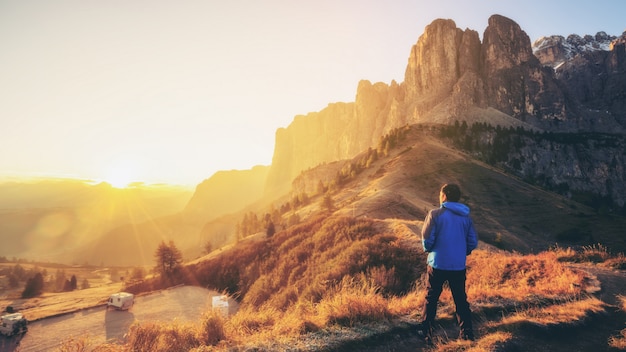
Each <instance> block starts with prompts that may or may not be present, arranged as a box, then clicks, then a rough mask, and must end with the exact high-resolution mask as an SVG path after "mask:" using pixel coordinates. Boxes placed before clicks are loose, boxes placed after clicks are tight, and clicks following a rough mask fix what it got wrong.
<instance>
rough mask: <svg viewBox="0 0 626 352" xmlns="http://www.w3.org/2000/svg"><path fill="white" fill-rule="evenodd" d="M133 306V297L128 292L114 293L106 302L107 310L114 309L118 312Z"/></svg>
mask: <svg viewBox="0 0 626 352" xmlns="http://www.w3.org/2000/svg"><path fill="white" fill-rule="evenodd" d="M133 304H135V295H133V294H132V293H128V292H118V293H114V294H112V295H111V296H110V297H109V300H108V301H107V309H109V307H114V308H115V309H118V310H129V309H130V308H132V306H133Z"/></svg>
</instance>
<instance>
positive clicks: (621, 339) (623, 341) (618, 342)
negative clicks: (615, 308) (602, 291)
mask: <svg viewBox="0 0 626 352" xmlns="http://www.w3.org/2000/svg"><path fill="white" fill-rule="evenodd" d="M618 298H619V300H620V303H621V305H620V308H621V309H622V311H624V312H626V296H622V295H620V296H619V297H618ZM609 346H611V347H614V348H617V349H620V350H626V329H623V330H622V331H620V335H619V336H614V337H611V338H610V339H609Z"/></svg>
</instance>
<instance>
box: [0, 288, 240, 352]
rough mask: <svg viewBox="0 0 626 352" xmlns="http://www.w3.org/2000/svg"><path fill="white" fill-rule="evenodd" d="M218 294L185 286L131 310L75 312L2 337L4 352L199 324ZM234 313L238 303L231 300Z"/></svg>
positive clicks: (51, 347)
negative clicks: (155, 324) (145, 326)
mask: <svg viewBox="0 0 626 352" xmlns="http://www.w3.org/2000/svg"><path fill="white" fill-rule="evenodd" d="M216 295H219V293H218V292H215V291H210V290H207V289H204V288H201V287H196V286H182V287H177V288H172V289H167V290H162V291H159V292H156V293H153V294H150V295H146V296H139V297H137V298H136V300H135V305H134V306H133V308H132V309H131V310H130V311H117V310H113V309H108V310H107V309H106V308H105V307H103V306H99V307H95V308H89V309H85V310H80V311H76V312H74V313H69V314H65V315H61V316H57V317H52V318H46V319H41V320H39V321H35V322H33V323H31V324H29V330H28V332H27V333H26V334H25V335H23V336H20V337H13V338H6V337H0V351H2V352H12V351H20V352H31V351H33V352H34V351H52V350H54V349H55V348H56V347H58V346H59V344H60V343H61V342H62V341H64V340H66V339H69V338H72V337H84V336H88V337H89V340H90V341H91V342H92V344H93V345H98V344H102V343H105V342H109V343H112V342H113V343H114V342H116V341H119V340H122V339H123V337H124V334H126V332H127V331H128V328H129V327H130V325H131V324H132V323H134V322H142V321H163V322H171V321H173V320H179V321H198V320H199V319H200V317H201V315H202V313H203V312H205V311H206V310H208V309H210V308H211V306H212V297H213V296H216ZM229 304H230V312H231V314H232V313H234V312H235V311H236V308H237V303H236V302H235V301H232V300H231V301H229Z"/></svg>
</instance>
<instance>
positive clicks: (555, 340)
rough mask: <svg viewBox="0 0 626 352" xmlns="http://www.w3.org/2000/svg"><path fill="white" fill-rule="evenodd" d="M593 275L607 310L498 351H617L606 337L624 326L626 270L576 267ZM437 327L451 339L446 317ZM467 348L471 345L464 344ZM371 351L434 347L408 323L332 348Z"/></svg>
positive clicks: (520, 336) (453, 330) (524, 336)
mask: <svg viewBox="0 0 626 352" xmlns="http://www.w3.org/2000/svg"><path fill="white" fill-rule="evenodd" d="M576 267H578V268H580V269H583V270H586V271H588V272H589V273H591V274H593V275H595V276H596V277H597V278H598V280H599V281H600V283H601V290H600V291H599V292H597V293H595V296H596V297H597V298H599V299H601V300H602V301H604V302H605V303H607V304H608V305H609V306H608V307H607V309H606V312H605V313H604V314H601V315H597V316H593V317H591V318H589V319H588V321H585V322H584V323H582V324H580V325H577V326H564V327H561V328H557V329H546V330H540V329H534V330H528V331H526V330H521V331H516V332H515V335H516V338H515V339H514V340H513V341H510V342H508V343H506V346H503V347H502V348H501V349H499V350H501V351H527V352H540V351H541V352H543V351H551V352H577V351H594V352H605V351H606V352H609V351H611V352H613V351H617V350H616V349H614V348H611V347H609V345H608V340H609V338H611V337H615V336H618V335H619V332H620V330H622V329H624V328H625V327H626V312H624V311H623V310H620V309H619V307H618V304H619V302H618V301H619V299H618V295H626V272H623V271H614V270H610V269H606V268H601V267H597V266H588V265H585V266H578V265H577V266H576ZM438 323H440V324H441V325H440V326H439V329H441V330H440V331H442V330H445V331H446V333H445V334H446V336H448V337H450V339H451V340H454V336H456V335H455V334H457V333H458V328H457V327H456V325H455V324H454V322H453V321H451V320H449V319H439V320H438ZM475 329H476V332H477V333H478V338H480V330H481V323H480V322H478V324H475ZM465 347H466V348H469V347H470V345H465ZM357 350H359V351H370V352H391V351H394V352H405V351H406V352H409V351H411V352H415V351H429V350H437V348H436V347H435V348H434V349H431V348H429V347H427V346H425V345H424V343H423V341H422V340H421V339H419V338H418V337H417V335H416V334H415V332H414V331H413V328H412V327H411V326H410V325H408V326H403V327H398V328H396V329H394V330H393V331H392V332H391V333H388V334H385V335H383V336H375V337H373V338H371V339H368V340H367V341H354V342H350V343H346V344H345V345H344V346H341V347H339V348H336V349H334V351H346V352H347V351H357Z"/></svg>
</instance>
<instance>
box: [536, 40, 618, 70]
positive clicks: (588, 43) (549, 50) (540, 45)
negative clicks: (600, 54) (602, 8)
mask: <svg viewBox="0 0 626 352" xmlns="http://www.w3.org/2000/svg"><path fill="white" fill-rule="evenodd" d="M625 42H626V32H624V33H622V35H621V36H619V37H618V36H614V35H609V34H607V33H606V32H604V31H600V32H598V33H596V34H595V35H590V34H587V35H584V36H582V37H581V36H580V35H578V34H570V35H568V36H567V38H566V37H564V36H562V35H550V36H544V37H540V38H539V39H537V40H535V42H533V44H532V49H533V54H535V56H537V57H538V58H539V61H541V63H542V64H543V65H544V66H550V67H553V68H557V67H558V66H560V65H562V64H563V63H564V62H566V61H568V60H571V59H572V58H574V57H575V56H576V55H578V54H581V53H586V52H594V51H610V50H612V49H613V47H614V46H615V45H616V44H618V43H625Z"/></svg>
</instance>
